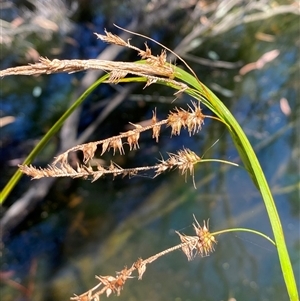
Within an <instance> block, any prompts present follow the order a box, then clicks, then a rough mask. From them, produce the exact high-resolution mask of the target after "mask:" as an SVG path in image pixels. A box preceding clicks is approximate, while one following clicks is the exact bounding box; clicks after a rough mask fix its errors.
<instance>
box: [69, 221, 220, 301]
mask: <svg viewBox="0 0 300 301" xmlns="http://www.w3.org/2000/svg"><path fill="white" fill-rule="evenodd" d="M194 220H195V223H193V227H194V230H195V233H196V235H195V236H187V235H184V234H181V233H179V232H177V231H176V233H177V234H178V235H179V238H180V240H181V243H180V244H178V245H176V246H174V247H171V248H169V249H166V250H164V251H162V252H160V253H157V254H155V255H153V256H151V257H149V258H147V259H144V260H143V259H142V258H139V259H138V260H137V261H136V262H134V263H133V264H132V266H131V267H130V268H129V269H128V268H127V267H125V268H124V269H123V270H122V271H120V272H116V275H115V276H96V279H98V281H99V283H98V284H97V285H96V286H94V287H93V288H92V289H90V290H88V291H87V292H85V293H83V294H81V295H79V296H78V295H75V296H74V297H71V300H74V301H100V296H101V295H103V294H105V295H106V297H109V296H110V295H111V294H112V293H115V294H117V295H118V296H119V295H120V293H121V291H122V289H123V287H124V285H125V283H126V281H127V279H130V278H135V276H132V274H133V272H134V271H137V274H138V280H141V279H142V277H143V274H144V273H145V272H146V269H147V264H150V263H152V262H154V261H155V260H157V259H158V258H160V257H162V256H164V255H166V254H168V253H171V252H173V251H176V250H179V249H181V250H182V251H183V253H184V254H185V255H186V256H187V259H188V260H192V259H194V258H195V257H196V256H198V255H199V256H201V257H203V256H208V255H209V254H210V253H211V252H213V251H214V245H215V244H216V243H217V241H216V239H215V237H214V236H213V235H212V234H211V233H210V232H209V229H208V223H207V224H206V223H205V222H204V225H203V227H201V226H200V225H199V223H198V221H197V220H196V218H195V216H194Z"/></svg>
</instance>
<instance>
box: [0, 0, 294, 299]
mask: <svg viewBox="0 0 300 301" xmlns="http://www.w3.org/2000/svg"><path fill="white" fill-rule="evenodd" d="M113 24H117V25H120V26H123V27H125V28H128V29H130V30H133V31H136V32H138V33H142V34H144V35H147V36H150V37H152V38H154V39H156V40H157V41H159V42H160V43H163V44H164V45H166V46H167V47H169V48H171V49H173V50H174V51H175V52H176V53H177V54H179V55H180V56H181V57H183V58H184V59H185V60H186V61H187V62H188V63H189V64H190V66H191V67H192V68H193V69H194V70H195V72H196V73H197V75H198V77H199V78H200V80H201V81H202V82H204V83H205V84H206V85H207V86H208V87H210V88H211V89H212V90H213V91H214V92H215V93H216V94H217V95H218V96H219V97H220V99H222V100H223V101H224V103H225V104H226V105H227V106H228V107H229V109H230V110H231V111H232V112H233V113H234V115H235V116H236V117H237V119H238V121H239V122H240V123H241V125H242V127H243V129H244V130H245V132H246V133H247V135H248V137H249V139H250V141H251V143H252V144H253V146H254V148H255V150H256V152H257V154H258V157H259V159H260V161H261V164H262V167H263V169H264V171H265V173H266V176H267V179H268V181H269V183H270V186H271V189H272V192H273V194H274V198H275V201H276V205H277V207H278V210H279V215H280V217H281V219H282V224H283V228H284V232H285V236H286V242H287V246H288V248H289V252H290V256H291V260H292V264H293V267H294V272H295V276H296V280H297V281H298V283H299V281H300V276H299V273H300V268H299V264H300V262H299V261H300V260H299V250H300V240H299V226H300V224H299V213H300V210H299V171H300V167H299V104H300V103H299V80H300V73H299V46H300V39H299V36H300V35H299V34H300V29H299V28H300V23H299V3H298V2H297V1H288V0H285V1H271V0H269V1H267V0H257V1H242V0H228V1H215V0H207V1H202V0H200V1H196V0H189V1H187V0H176V1H167V0H165V1H156V0H152V1H151V0H147V1H146V0H135V1H134V0H128V1H125V0H124V1H119V0H118V1H117V0H111V1H96V0H94V1H93V0H90V1H84V0H80V1H63V0H54V1H47V0H39V1H37V0H32V1H23V0H20V1H3V2H1V22H0V25H1V40H0V42H1V52H0V60H1V61H0V68H1V69H5V68H8V67H12V66H17V65H24V64H27V63H32V62H36V61H37V60H38V58H39V56H45V57H48V58H50V59H53V58H60V59H91V58H97V57H98V58H101V59H109V60H122V61H134V60H137V59H139V58H138V57H137V55H136V53H134V52H133V51H128V50H126V49H122V48H121V47H116V46H110V45H105V44H103V43H102V42H101V41H100V40H97V39H96V37H95V35H94V32H97V33H103V31H104V29H105V28H106V29H107V30H108V31H111V32H112V33H115V34H119V35H121V36H122V37H123V38H124V39H129V38H130V39H131V43H132V44H134V45H136V46H138V47H143V44H144V42H145V40H144V39H142V38H139V37H136V36H129V35H128V34H125V33H123V32H122V31H120V30H119V29H117V28H115V27H114V26H113ZM147 44H148V46H149V47H150V48H151V49H152V51H153V53H155V54H160V51H161V49H160V47H158V46H157V45H155V44H154V43H152V42H147ZM171 59H172V57H170V60H171ZM176 63H177V64H178V65H180V64H181V63H180V62H179V61H177V62H176ZM99 76H100V72H96V71H87V72H82V73H78V74H76V73H75V74H53V75H50V76H40V77H7V78H4V79H1V107H0V118H1V119H0V124H1V128H0V135H1V136H0V137H1V150H0V155H1V156H0V160H1V161H0V164H1V166H0V168H1V175H0V185H1V189H2V188H3V187H4V186H5V184H6V183H7V181H8V180H9V178H10V177H11V176H12V175H13V173H14V172H15V170H16V168H17V165H18V164H20V163H22V161H23V160H24V158H25V157H26V155H27V154H28V153H29V152H30V151H31V150H32V148H33V147H34V145H35V144H36V143H37V141H39V140H40V139H41V137H42V136H43V135H44V134H45V133H46V132H47V130H48V129H49V128H50V127H51V125H52V124H53V123H54V122H55V121H56V120H57V119H58V118H59V117H60V116H61V115H62V114H63V112H64V111H65V109H66V108H67V107H68V106H69V105H70V104H71V103H72V102H73V101H74V100H75V99H76V97H78V95H80V93H82V92H83V91H84V90H85V89H86V88H87V87H88V86H89V85H91V84H92V83H93V82H94V81H95V80H96V79H97V78H98V77H99ZM173 93H174V91H172V90H170V89H168V88H166V87H160V86H158V85H152V86H150V87H148V88H146V89H143V85H141V86H140V85H121V84H120V85H102V86H100V87H99V88H97V91H95V92H94V93H93V94H92V95H91V96H90V97H89V98H88V99H87V101H86V102H85V103H84V105H83V106H82V107H81V108H80V110H78V111H76V112H75V113H74V114H73V115H72V116H71V117H70V118H69V120H68V121H67V122H66V123H65V124H64V126H63V128H62V130H61V131H60V133H59V134H58V135H57V136H56V137H55V138H54V139H52V141H51V142H50V143H49V144H48V145H47V147H46V148H45V149H44V151H43V152H42V153H41V154H40V155H39V156H38V158H36V160H35V162H34V164H35V165H41V166H45V165H47V164H48V163H50V162H51V161H52V158H53V157H54V156H55V155H56V154H57V153H58V152H61V151H62V150H65V149H67V148H69V147H72V146H74V145H76V144H78V143H82V142H87V141H93V140H99V139H103V138H107V137H109V136H111V135H115V134H118V133H119V132H122V131H125V130H127V127H128V123H129V122H133V123H139V122H143V121H146V120H149V119H150V118H151V116H152V110H154V109H155V108H156V109H157V115H158V117H160V118H164V117H165V116H166V114H168V112H169V110H170V109H172V108H174V106H177V107H178V106H183V107H186V106H187V104H188V103H189V102H190V99H189V97H187V96H184V95H183V96H181V97H179V98H178V99H176V100H175V97H174V96H173ZM204 112H205V114H210V112H209V111H208V110H207V109H205V108H204ZM297 116H298V120H297ZM297 133H298V134H297ZM183 147H188V148H190V149H191V150H193V151H194V152H196V153H197V154H198V155H199V156H203V155H204V156H205V158H218V159H224V160H231V161H234V162H237V163H239V162H240V161H239V158H238V155H237V152H236V150H235V148H234V145H233V143H232V141H231V138H230V136H229V135H228V133H227V132H226V130H225V127H224V126H223V125H221V124H220V123H218V122H216V121H207V122H206V123H205V125H204V127H203V130H202V131H201V132H200V133H199V134H198V135H195V136H193V137H189V135H188V133H182V134H181V135H180V136H179V137H172V138H171V139H170V131H169V130H168V129H166V130H165V131H164V132H163V133H162V135H161V138H160V141H159V143H157V144H156V143H154V142H153V140H152V139H151V137H150V135H149V136H147V135H144V136H142V137H141V140H140V150H138V151H135V152H131V153H129V154H128V155H125V156H119V155H116V156H115V157H114V161H115V162H116V163H118V164H120V165H122V166H123V167H129V166H138V165H149V164H152V163H153V162H156V160H157V159H160V156H161V155H160V154H165V153H166V152H176V150H177V149H179V148H183ZM110 159H111V157H110V156H109V154H106V155H105V156H104V157H103V158H101V159H100V158H99V160H104V162H107V164H108V165H109V162H110ZM195 181H196V186H197V189H194V187H193V182H192V179H189V178H188V179H187V180H186V181H185V179H184V177H182V176H181V175H180V174H179V173H178V172H176V171H175V172H173V173H169V174H165V175H163V176H159V177H157V178H155V179H153V178H152V175H149V174H145V175H144V176H138V177H134V178H131V179H114V180H112V178H110V177H106V178H104V179H101V180H98V181H97V182H95V183H90V182H88V181H83V180H80V179H78V180H71V179H58V180H53V179H44V180H39V181H30V179H29V178H26V177H23V178H22V180H21V181H20V183H19V184H18V185H17V187H16V188H15V189H14V191H13V192H12V193H11V195H10V197H9V198H8V199H7V200H6V201H5V203H4V204H3V206H2V208H1V238H2V240H1V270H0V289H1V298H2V299H1V300H67V299H69V297H70V296H72V295H73V294H74V293H76V294H80V293H81V292H83V291H86V290H88V289H89V288H91V287H92V286H94V285H95V284H96V283H97V281H96V280H95V275H98V274H100V275H108V274H109V275H113V274H114V273H115V271H118V270H121V269H123V267H124V265H128V266H130V265H131V264H132V263H133V262H134V261H135V260H136V259H137V258H138V257H143V258H146V257H148V256H151V255H152V254H155V253H156V252H159V251H161V250H163V249H165V248H168V247H170V246H172V245H174V244H177V243H178V238H177V236H176V234H175V232H174V230H180V231H183V232H185V233H186V234H189V233H192V231H193V230H192V227H191V223H192V214H195V215H196V217H197V218H198V220H199V221H202V220H204V219H208V218H210V224H211V229H212V230H219V229H223V228H231V227H248V228H253V229H256V230H259V231H262V232H264V233H266V234H267V235H270V236H272V234H271V233H272V232H271V228H270V225H269V220H268V216H267V214H266V212H265V208H264V204H263V202H262V200H261V197H260V195H259V194H258V192H257V191H256V189H255V187H254V186H253V184H252V182H251V180H250V179H249V177H248V175H247V173H246V172H245V171H244V170H243V169H242V168H234V167H230V168H228V167H225V166H222V165H220V164H217V163H214V164H199V165H198V166H197V167H196V171H195ZM217 239H218V241H219V242H218V245H217V247H216V251H215V253H214V254H212V255H211V256H210V257H207V258H199V259H196V260H194V261H192V262H187V261H186V258H185V256H184V255H183V254H181V253H180V252H177V253H173V254H171V255H169V256H168V257H165V258H163V259H160V260H159V261H157V262H155V263H154V264H152V265H151V266H150V267H148V269H147V272H146V273H145V275H144V277H143V280H142V281H137V279H132V280H131V281H129V282H128V283H127V284H126V285H125V288H124V290H123V291H122V294H121V297H114V296H112V297H110V299H111V300H115V299H117V298H118V300H120V298H121V299H122V300H128V301H135V300H144V301H146V300H157V301H160V300H161V301H165V300H176V301H188V300H189V301H191V300H232V301H233V300H288V297H287V293H286V288H285V284H284V282H283V279H282V275H281V272H280V267H279V263H278V258H277V253H276V250H275V249H274V248H273V246H272V245H270V244H269V243H268V242H266V241H263V240H262V239H261V238H260V237H255V236H254V237H253V235H250V234H238V235H237V234H226V235H223V236H220V237H217ZM104 298H105V297H104Z"/></svg>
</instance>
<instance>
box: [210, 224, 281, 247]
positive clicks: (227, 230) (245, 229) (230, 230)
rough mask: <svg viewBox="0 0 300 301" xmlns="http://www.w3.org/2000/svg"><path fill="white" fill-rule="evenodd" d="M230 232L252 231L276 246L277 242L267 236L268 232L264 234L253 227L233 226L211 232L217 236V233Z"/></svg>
mask: <svg viewBox="0 0 300 301" xmlns="http://www.w3.org/2000/svg"><path fill="white" fill-rule="evenodd" d="M228 232H250V233H253V234H257V235H260V236H262V237H263V238H265V239H266V240H268V241H269V242H270V243H272V244H273V245H274V246H276V243H275V242H274V240H273V239H271V238H270V237H269V236H267V235H266V234H263V233H261V232H259V231H256V230H252V229H247V228H233V229H225V230H220V231H217V232H213V233H211V235H213V236H216V235H220V234H224V233H228Z"/></svg>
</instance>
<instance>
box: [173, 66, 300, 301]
mask: <svg viewBox="0 0 300 301" xmlns="http://www.w3.org/2000/svg"><path fill="white" fill-rule="evenodd" d="M174 68H175V70H176V74H177V76H176V77H177V78H179V79H180V80H182V81H184V82H185V83H187V84H189V85H192V86H193V87H194V88H195V89H196V91H195V90H190V89H189V90H187V91H186V93H188V94H190V95H191V96H193V97H195V98H196V99H198V100H199V101H200V100H201V101H202V102H203V103H204V104H205V105H206V104H207V103H209V105H208V107H209V108H210V109H211V110H212V111H213V112H214V113H215V114H216V115H217V116H218V117H219V118H220V119H222V120H224V123H225V124H227V127H228V129H229V132H230V134H231V136H232V138H233V141H234V143H235V145H236V147H237V150H238V152H239V154H240V156H241V159H242V161H243V163H244V165H245V168H246V169H247V171H248V173H249V175H250V177H251V179H252V181H253V182H254V184H255V186H256V187H257V188H258V190H259V191H260V193H261V195H262V198H263V201H264V203H265V206H266V210H267V213H268V216H269V219H270V223H271V227H272V231H273V235H274V238H275V242H276V246H277V252H278V257H279V262H280V265H281V270H282V274H283V278H284V281H285V284H286V288H287V291H288V294H289V297H290V300H291V301H298V300H299V297H298V290H297V285H296V280H295V276H294V272H293V269H292V264H291V261H290V257H289V253H288V250H287V247H286V243H285V238H284V233H283V230H282V226H281V222H280V218H279V215H278V212H277V208H276V205H275V202H274V200H273V197H272V194H271V191H270V188H269V186H268V183H267V180H266V178H265V175H264V173H263V171H262V168H261V166H260V163H259V161H258V159H257V157H256V154H255V152H254V150H253V148H252V146H251V144H250V142H249V140H248V138H247V137H246V135H245V133H244V131H243V130H242V128H241V127H240V125H239V123H238V122H237V121H236V119H235V118H234V116H233V115H232V114H231V112H230V111H229V110H228V109H227V108H226V106H225V105H224V104H223V103H222V102H221V101H220V100H219V98H218V97H217V96H216V95H215V94H214V93H213V92H212V91H210V90H209V89H208V88H207V87H206V86H204V85H203V84H202V83H201V82H200V81H199V80H198V79H196V78H195V77H193V76H192V75H190V74H189V73H187V72H185V71H184V70H182V69H180V68H178V67H174ZM203 99H205V100H204V101H203Z"/></svg>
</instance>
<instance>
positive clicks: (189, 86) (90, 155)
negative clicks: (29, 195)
mask: <svg viewBox="0 0 300 301" xmlns="http://www.w3.org/2000/svg"><path fill="white" fill-rule="evenodd" d="M131 33H132V32H131ZM132 34H136V33H132ZM136 35H139V34H136ZM96 36H97V38H99V39H101V40H102V41H104V42H107V43H111V44H115V45H119V46H123V47H127V48H129V49H133V50H135V51H137V52H138V54H139V55H140V57H141V61H138V62H115V61H103V60H94V59H91V60H58V59H54V60H49V59H47V58H40V61H39V62H38V63H36V64H32V65H28V66H20V67H14V68H8V69H5V70H3V71H0V77H4V76H8V75H40V74H51V73H57V72H69V73H71V72H78V71H83V70H88V69H101V70H104V71H106V72H107V74H106V75H104V76H103V77H101V78H100V79H99V80H98V81H97V82H95V83H94V84H93V85H92V86H91V87H89V88H88V89H87V91H85V92H84V93H83V95H81V97H79V98H78V99H77V101H76V102H75V103H74V104H73V105H72V106H71V107H70V108H69V109H68V110H67V111H66V112H65V113H64V115H63V116H62V117H61V118H60V119H59V120H58V121H57V122H56V123H55V124H54V125H53V127H52V128H51V129H50V130H49V132H48V133H47V134H46V135H45V137H44V138H43V139H42V140H41V141H40V143H39V144H38V145H37V146H36V147H35V149H34V150H33V151H32V152H31V154H29V156H28V157H27V159H26V160H25V161H24V163H23V164H22V165H20V166H19V170H18V171H17V172H16V174H15V175H14V176H13V177H12V178H11V180H10V181H9V183H8V184H7V185H6V187H5V188H4V189H3V191H2V192H1V197H0V202H1V203H3V202H4V200H5V199H6V198H7V196H8V195H9V193H10V191H11V190H12V189H13V187H14V185H15V184H16V183H17V182H18V180H19V179H20V177H21V175H22V173H23V174H26V175H28V176H30V177H32V178H33V179H39V178H42V177H71V178H83V179H89V180H91V181H96V180H98V179H99V178H101V177H103V176H105V175H112V176H113V177H117V176H122V177H123V176H133V175H137V174H139V173H140V172H145V171H150V170H151V171H152V172H154V176H158V175H160V174H161V173H163V172H166V171H169V170H172V169H179V171H180V172H181V173H182V174H183V175H187V174H189V175H191V176H192V177H193V174H194V166H195V164H199V163H203V162H208V161H219V162H222V163H226V164H232V165H237V164H234V163H232V162H227V161H223V160H217V159H202V158H201V157H199V156H198V155H197V154H196V153H195V152H193V151H192V150H190V149H186V148H184V149H181V150H178V151H177V153H168V154H166V155H165V157H163V156H162V158H161V160H159V161H158V162H157V163H156V164H154V165H153V166H138V167H134V168H129V169H126V168H122V167H121V166H119V165H117V164H116V163H114V162H113V161H111V163H110V165H109V166H103V165H100V164H99V163H95V162H98V161H96V160H93V159H94V157H95V153H96V150H98V149H101V155H103V154H104V153H106V152H108V151H109V150H112V152H113V154H115V153H116V152H119V153H120V154H121V155H123V154H125V152H127V151H129V152H130V151H132V150H135V149H138V148H139V138H140V135H141V134H142V133H143V132H145V131H151V132H152V138H153V139H154V140H155V141H156V142H157V141H158V140H159V135H160V131H161V128H162V127H167V128H170V131H171V136H172V135H180V133H181V131H182V130H187V131H188V132H189V134H190V135H194V134H196V133H198V132H199V131H200V130H201V129H202V126H203V123H204V119H206V118H211V119H214V120H216V121H218V122H222V123H223V124H225V125H226V127H227V129H228V131H229V133H230V135H231V137H232V140H233V142H234V144H235V146H236V148H237V150H238V152H239V155H240V157H241V160H242V162H243V165H244V167H245V169H246V170H247V172H248V174H249V176H250V177H251V179H252V181H253V182H254V184H255V186H256V188H257V189H258V191H259V192H260V194H261V196H262V199H263V201H264V204H265V207H266V210H267V213H268V216H269V219H270V223H271V227H272V231H273V235H274V241H273V240H272V239H270V238H269V237H267V236H266V235H264V234H263V233H260V232H258V231H255V230H251V229H226V230H222V231H218V232H215V233H210V232H209V228H208V224H206V223H205V222H204V225H203V227H201V226H200V224H199V223H198V221H197V220H196V218H195V217H194V220H195V223H194V224H193V227H194V230H195V233H196V235H195V236H186V235H184V234H181V233H179V232H177V234H178V235H179V238H180V240H181V243H180V244H179V245H177V246H175V247H171V248H170V249H167V250H164V251H162V252H160V253H158V254H156V255H154V256H151V257H149V258H148V259H146V260H142V259H138V260H137V261H136V262H135V263H133V265H132V266H131V267H130V268H129V269H127V268H124V269H123V270H122V271H120V272H117V274H116V275H115V276H96V278H97V279H98V281H99V283H98V284H97V285H96V286H94V287H93V288H91V289H90V290H88V291H87V292H85V293H82V294H81V295H79V296H77V295H75V296H74V297H72V298H71V299H72V300H78V301H92V300H100V296H101V295H102V294H106V295H107V296H110V294H111V293H113V292H114V293H117V294H120V292H121V289H122V288H123V286H124V284H125V282H126V280H127V279H129V278H132V273H133V272H134V271H135V270H136V271H137V272H138V279H141V278H142V275H143V273H144V272H145V270H146V265H147V264H149V263H151V262H153V261H155V260H156V259H158V258H159V257H161V256H163V255H166V254H168V253H170V252H172V251H175V250H177V249H181V250H182V251H183V252H184V253H185V255H186V256H187V258H188V260H192V259H193V258H194V257H195V256H196V255H200V256H203V255H209V254H210V253H211V252H212V251H213V250H214V247H215V244H216V239H215V236H216V235H219V234H222V233H225V232H229V231H249V232H252V233H255V234H258V235H261V236H263V237H264V238H266V239H267V240H269V241H270V242H271V243H273V244H274V246H275V248H276V250H277V253H278V258H279V263H280V266H281V271H282V275H283V278H284V281H285V284H286V288H287V292H288V295H289V298H290V300H291V301H296V300H298V299H299V298H298V291H297V286H296V281H295V277H294V273H293V269H292V265H291V261H290V258H289V253H288V250H287V247H286V243H285V237H284V233H283V230H282V226H281V222H280V218H279V215H278V212H277V208H276V205H275V202H274V200H273V197H272V194H271V191H270V188H269V186H268V183H267V181H266V178H265V175H264V173H263V171H262V168H261V166H260V163H259V161H258V159H257V156H256V154H255V152H254V150H253V148H252V146H251V144H250V142H249V140H248V139H247V137H246V135H245V133H244V131H243V129H242V128H241V127H240V125H239V123H238V122H237V121H236V119H235V118H234V116H233V115H232V114H231V112H230V111H229V110H228V109H227V107H226V106H225V105H224V104H223V102H222V101H221V100H220V99H219V98H218V97H217V96H216V95H215V94H214V93H213V92H212V91H211V90H210V89H209V88H208V87H206V86H205V85H204V84H203V83H201V81H200V80H199V79H198V77H197V75H196V74H195V72H194V71H193V70H192V69H191V68H190V67H189V66H188V65H187V64H186V63H185V61H184V60H182V59H181V58H180V57H178V56H177V55H176V54H175V53H174V52H172V51H171V50H170V49H168V48H166V47H165V46H163V45H161V44H160V43H158V44H159V45H160V46H162V47H163V49H164V50H163V51H162V53H161V55H159V56H154V55H152V53H151V49H150V48H149V47H148V46H147V45H146V48H145V50H142V49H139V48H137V47H135V46H133V45H131V44H130V43H129V41H124V40H123V39H121V38H120V37H118V36H116V35H113V34H111V33H109V32H105V35H100V34H96ZM140 36H142V35H140ZM142 37H144V36H142ZM144 38H146V39H149V38H147V37H144ZM150 40H152V39H150ZM152 41H154V40H152ZM154 42H156V41H154ZM166 50H167V51H170V52H171V53H172V54H173V55H175V56H177V58H178V59H180V60H181V61H182V62H183V63H184V64H185V65H186V67H187V68H188V72H187V71H185V70H183V69H182V68H179V67H177V66H175V65H173V64H171V63H168V62H167V60H166V58H167V55H166ZM119 82H123V83H126V82H144V83H145V85H146V86H149V85H151V84H161V85H166V86H169V87H171V88H173V89H175V90H176V93H175V95H178V94H180V93H187V94H188V95H190V96H191V97H192V98H193V99H194V100H193V101H192V102H191V103H190V104H187V105H186V107H185V108H183V107H179V108H178V107H174V109H172V110H171V111H170V112H169V114H168V116H166V118H165V119H163V120H158V119H157V116H156V111H155V110H154V111H153V116H152V122H151V124H150V125H147V126H143V125H140V124H133V123H131V125H132V129H130V130H128V131H127V132H124V133H120V134H119V135H116V136H113V137H109V138H107V139H103V140H100V141H94V142H89V143H85V144H81V145H76V146H74V147H72V148H70V149H69V150H67V151H65V152H64V153H62V154H60V155H58V156H57V157H56V158H55V159H54V161H53V162H52V163H51V164H49V165H48V167H46V168H38V167H35V166H32V165H31V164H30V163H31V162H32V160H33V159H34V157H35V155H36V154H37V153H38V152H39V151H40V150H41V149H42V148H43V146H44V145H45V144H46V143H47V142H48V141H49V139H50V138H51V137H52V136H53V135H54V134H55V133H56V132H57V131H58V130H59V128H60V127H61V126H62V124H63V123H64V121H65V120H66V119H67V118H68V116H70V114H71V113H72V112H73V111H74V110H75V109H76V108H77V107H78V106H79V105H81V104H82V102H83V101H84V100H85V99H86V97H87V96H88V95H89V94H90V93H91V92H92V91H93V90H94V89H95V88H96V87H97V86H98V85H100V84H102V83H119ZM200 105H201V106H206V107H207V108H209V109H210V111H211V112H212V113H214V116H210V115H204V114H203V113H202V109H201V106H200ZM124 146H125V147H124ZM78 151H80V152H82V153H83V161H82V162H79V161H78V162H77V163H76V164H72V163H70V162H69V154H70V153H71V152H72V153H73V152H78Z"/></svg>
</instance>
